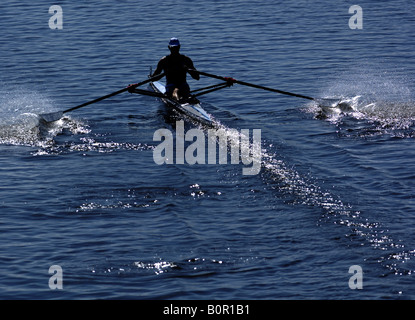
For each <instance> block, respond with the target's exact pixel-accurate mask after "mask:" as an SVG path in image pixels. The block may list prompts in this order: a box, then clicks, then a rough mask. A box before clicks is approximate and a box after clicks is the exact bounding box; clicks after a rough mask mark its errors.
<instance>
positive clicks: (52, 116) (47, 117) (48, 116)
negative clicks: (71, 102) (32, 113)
mask: <svg viewBox="0 0 415 320" xmlns="http://www.w3.org/2000/svg"><path fill="white" fill-rule="evenodd" d="M39 117H40V118H41V119H42V120H44V121H46V122H54V121H58V120H59V119H61V118H62V117H63V111H57V112H51V113H43V114H39Z"/></svg>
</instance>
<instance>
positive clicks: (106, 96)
mask: <svg viewBox="0 0 415 320" xmlns="http://www.w3.org/2000/svg"><path fill="white" fill-rule="evenodd" d="M163 76H164V73H162V74H159V75H157V76H155V77H150V78H148V79H147V80H144V81H141V82H138V83H135V84H132V85H129V86H128V87H126V88H123V89H121V90H118V91H115V92H113V93H110V94H107V95H105V96H103V97H100V98H97V99H94V100H91V101H88V102H85V103H82V104H80V105H79V106H76V107H72V108H70V109H67V110H64V111H62V113H66V112H70V111H74V110H76V109H79V108H82V107H85V106H87V105H89V104H93V103H96V102H99V101H101V100H104V99H108V98H110V97H113V96H115V95H117V94H120V93H123V92H125V91H128V90H131V89H132V88H137V87H138V86H142V85H143V84H146V83H149V82H151V81H155V80H158V79H160V78H162V77H163Z"/></svg>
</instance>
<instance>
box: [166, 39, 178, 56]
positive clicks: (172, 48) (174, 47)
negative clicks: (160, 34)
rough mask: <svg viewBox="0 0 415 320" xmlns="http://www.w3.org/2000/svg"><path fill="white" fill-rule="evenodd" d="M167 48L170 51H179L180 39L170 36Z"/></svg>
mask: <svg viewBox="0 0 415 320" xmlns="http://www.w3.org/2000/svg"><path fill="white" fill-rule="evenodd" d="M169 49H170V52H171V53H179V51H180V41H179V39H177V38H171V39H170V42H169Z"/></svg>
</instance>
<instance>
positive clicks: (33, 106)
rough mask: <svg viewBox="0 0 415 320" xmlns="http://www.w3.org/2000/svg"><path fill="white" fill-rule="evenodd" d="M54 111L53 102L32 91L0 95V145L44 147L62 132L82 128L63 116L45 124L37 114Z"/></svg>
mask: <svg viewBox="0 0 415 320" xmlns="http://www.w3.org/2000/svg"><path fill="white" fill-rule="evenodd" d="M54 111H56V110H55V108H54V106H53V102H52V101H51V100H50V99H48V98H47V97H46V96H44V95H42V94H40V93H38V92H33V91H28V90H27V89H25V90H20V89H19V88H13V89H11V90H6V89H4V88H3V90H2V91H1V92H0V144H6V145H23V146H32V147H47V146H50V145H52V144H53V143H54V141H53V138H54V137H55V136H56V135H58V134H60V133H61V132H62V131H63V130H64V129H68V130H70V131H72V132H77V131H79V130H80V128H81V127H82V125H81V124H80V123H79V122H76V121H74V120H72V119H71V118H70V117H64V118H62V119H60V120H59V121H55V122H52V123H47V122H45V121H43V120H42V118H41V117H39V114H42V113H48V112H54Z"/></svg>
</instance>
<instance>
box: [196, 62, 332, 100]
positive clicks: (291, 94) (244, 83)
mask: <svg viewBox="0 0 415 320" xmlns="http://www.w3.org/2000/svg"><path fill="white" fill-rule="evenodd" d="M192 71H194V72H197V73H199V74H201V75H203V76H206V77H211V78H215V79H219V80H223V81H226V82H228V83H229V84H233V83H237V84H240V85H243V86H248V87H253V88H257V89H262V90H267V91H271V92H276V93H281V94H285V95H289V96H293V97H298V98H302V99H307V100H313V101H316V102H318V103H319V104H320V103H321V102H322V100H327V101H329V100H332V101H334V100H336V101H337V99H324V98H313V97H308V96H305V95H302V94H298V93H292V92H288V91H282V90H278V89H274V88H268V87H264V86H260V85H257V84H254V83H249V82H245V81H240V80H236V79H233V78H230V77H222V76H217V75H215V74H211V73H207V72H203V71H199V70H192Z"/></svg>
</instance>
